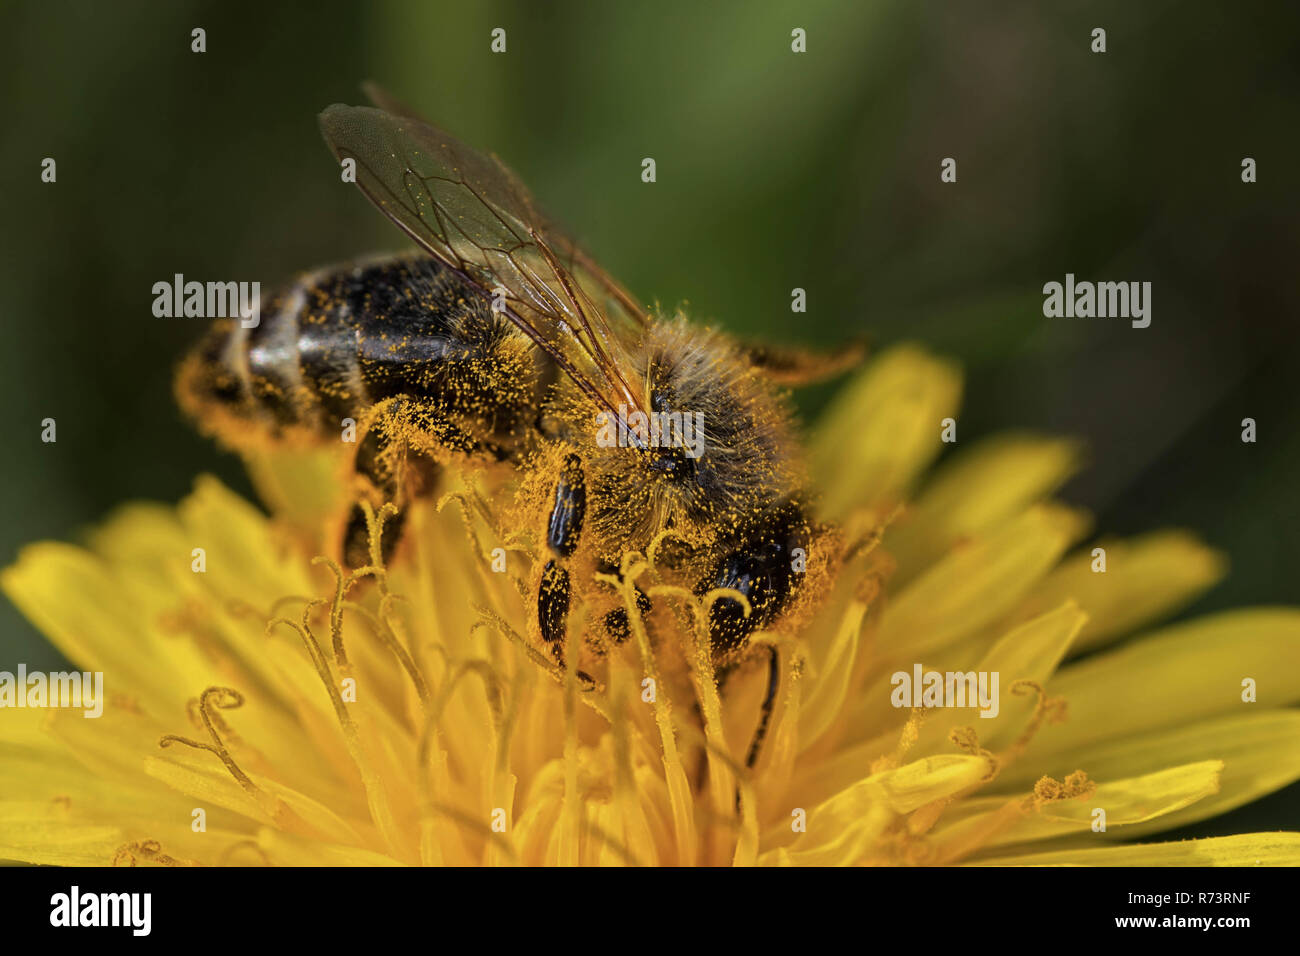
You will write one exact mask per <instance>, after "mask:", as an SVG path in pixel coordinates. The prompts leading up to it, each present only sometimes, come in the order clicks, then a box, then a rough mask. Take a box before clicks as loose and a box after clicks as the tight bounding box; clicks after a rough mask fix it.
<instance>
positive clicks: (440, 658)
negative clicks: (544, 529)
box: [0, 347, 1300, 865]
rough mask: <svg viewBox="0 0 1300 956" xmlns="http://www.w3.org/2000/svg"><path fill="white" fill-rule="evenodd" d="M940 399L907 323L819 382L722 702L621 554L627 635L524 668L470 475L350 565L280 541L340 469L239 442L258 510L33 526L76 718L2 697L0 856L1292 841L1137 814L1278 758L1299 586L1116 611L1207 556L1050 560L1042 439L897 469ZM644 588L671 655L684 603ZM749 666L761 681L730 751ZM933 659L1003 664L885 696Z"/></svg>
mask: <svg viewBox="0 0 1300 956" xmlns="http://www.w3.org/2000/svg"><path fill="white" fill-rule="evenodd" d="M960 391H961V382H960V376H959V373H958V372H957V371H956V370H955V369H954V368H953V367H952V366H951V365H950V364H948V363H946V362H943V361H940V360H938V359H935V358H934V357H932V356H930V355H928V354H926V353H924V352H923V351H921V350H919V349H916V348H912V347H902V348H898V349H895V350H893V351H891V352H889V353H887V354H885V355H883V356H882V357H880V358H879V359H877V360H876V361H875V362H874V363H873V364H872V365H871V367H869V368H868V369H867V370H866V371H865V372H863V373H862V374H861V375H859V377H858V378H857V379H856V380H855V381H853V382H851V383H850V384H849V385H848V386H847V387H846V388H845V389H844V391H843V392H842V393H841V395H840V397H839V399H838V401H837V402H836V404H835V405H833V406H832V408H831V409H830V411H829V412H828V414H827V415H826V416H825V419H824V420H823V422H822V423H821V425H820V427H819V428H818V429H817V431H816V432H815V434H814V435H813V437H812V440H811V443H810V458H811V463H812V467H813V471H814V475H815V477H816V480H817V484H818V488H819V491H820V494H821V496H822V501H823V507H824V509H825V511H826V513H827V516H828V517H831V518H833V519H835V520H836V521H837V522H838V523H839V524H840V526H841V528H842V529H843V534H842V544H843V549H844V553H843V554H842V555H839V556H838V560H839V562H840V565H841V571H840V573H839V574H838V576H837V578H836V581H835V583H834V586H833V590H832V592H831V593H830V594H829V595H827V597H826V599H825V600H824V602H823V604H822V606H821V608H820V610H819V611H818V612H817V614H816V615H815V616H814V617H813V618H812V619H811V620H808V621H804V622H802V623H801V624H800V625H799V627H798V630H797V631H789V632H786V631H780V630H775V631H770V632H767V633H764V634H762V635H760V636H758V637H756V638H755V640H754V644H755V647H756V652H755V655H754V657H755V660H754V661H753V662H751V663H750V664H749V665H748V666H746V667H743V668H741V669H740V671H739V672H738V673H737V674H736V675H734V676H733V677H732V678H731V679H730V680H729V682H728V684H727V686H726V688H725V694H721V695H720V694H719V693H718V691H717V688H716V686H715V685H714V683H713V680H712V673H711V670H710V668H709V665H708V655H707V654H701V655H697V656H695V658H694V665H695V668H694V683H693V686H694V689H695V693H693V694H690V695H683V694H681V693H677V692H674V693H670V692H669V690H668V688H669V687H670V686H674V691H675V690H676V688H675V685H671V682H669V681H667V680H665V681H662V682H660V681H658V680H657V678H659V677H660V676H664V675H661V674H660V669H661V662H660V659H659V650H660V649H662V647H663V642H662V641H660V642H658V643H652V641H651V636H650V635H649V634H647V632H646V629H645V627H644V626H642V625H641V623H640V618H639V616H638V615H637V614H636V613H633V612H634V609H635V604H636V602H635V600H634V599H633V595H634V591H633V582H637V583H639V584H642V585H649V586H653V582H654V573H655V572H654V555H653V553H650V554H630V555H627V556H626V558H625V560H624V562H623V567H622V569H621V576H611V579H610V583H612V584H614V585H615V586H616V587H619V588H621V589H622V593H623V594H624V595H625V597H626V598H627V599H628V608H629V616H630V619H631V621H632V623H633V625H634V626H633V628H632V630H633V632H634V637H635V640H630V641H628V642H627V643H626V644H625V645H624V646H623V647H622V648H621V649H620V652H619V653H614V654H612V655H611V656H610V658H609V673H608V677H607V679H605V680H603V681H601V682H600V683H599V685H598V686H596V687H591V686H588V685H585V684H583V683H582V682H580V681H579V680H578V679H577V675H576V674H575V673H574V671H573V670H572V669H569V670H560V669H557V668H555V666H554V664H553V663H552V661H551V659H550V658H549V657H547V656H545V655H543V654H542V653H540V652H539V651H538V650H537V648H536V647H535V646H534V645H533V644H532V643H530V641H529V639H528V638H527V636H526V635H527V633H528V631H527V628H526V627H525V624H524V621H525V619H526V615H525V607H526V604H527V602H526V598H525V596H524V594H525V591H526V588H525V587H524V582H525V581H526V580H527V578H528V574H529V572H530V570H531V561H530V559H529V555H528V546H527V543H526V542H524V541H523V540H522V539H520V538H519V537H518V536H516V535H514V534H512V533H511V529H509V528H506V527H503V526H502V524H501V522H502V520H503V519H502V516H501V515H500V514H498V513H496V511H495V510H494V507H493V505H492V503H491V501H492V499H491V498H490V496H487V495H484V494H483V493H482V490H481V489H479V488H477V487H476V486H475V485H474V484H473V483H472V482H471V481H470V480H469V479H462V480H463V481H464V482H465V483H464V484H461V485H458V486H456V487H454V488H453V489H451V490H450V492H449V493H448V494H446V495H445V496H444V497H443V498H441V499H440V500H429V501H426V502H423V503H420V504H417V505H416V506H414V507H413V508H412V509H411V512H410V515H409V517H408V519H407V527H406V536H407V544H406V545H405V546H404V547H405V551H404V552H403V553H402V555H401V557H400V559H399V560H395V561H393V562H391V566H389V567H383V566H382V565H381V563H380V562H379V560H378V553H377V551H378V549H377V548H374V547H372V552H373V558H374V560H373V561H372V566H371V567H369V568H366V569H362V570H361V571H359V572H357V573H356V574H353V575H351V576H349V577H347V578H345V577H344V576H343V574H342V573H341V572H340V571H339V570H338V568H337V567H334V566H332V565H331V564H330V562H328V561H326V560H324V559H320V558H316V559H314V560H313V555H315V554H319V553H322V552H323V551H324V550H326V549H325V548H324V547H323V545H322V540H323V538H322V537H321V536H322V535H323V533H324V532H323V531H322V530H321V529H322V528H323V527H324V525H325V519H324V516H326V515H329V514H334V513H337V503H338V497H339V495H341V494H342V491H341V485H340V484H339V483H338V482H337V481H336V480H335V479H334V477H333V473H332V465H331V464H330V463H329V462H328V461H326V460H325V459H323V458H320V457H316V456H313V455H308V454H305V453H298V454H294V455H289V454H284V453H282V454H278V455H275V456H270V455H267V456H264V457H262V458H260V459H258V460H256V461H254V462H252V466H253V474H254V480H255V482H256V483H257V484H258V486H259V490H260V491H261V492H262V493H263V496H264V497H265V498H266V499H267V500H268V502H270V503H272V504H273V505H274V507H273V509H272V510H273V514H274V517H273V518H270V519H268V518H267V517H265V516H264V515H263V514H262V513H260V512H259V511H258V510H257V509H255V508H254V507H253V506H252V505H250V504H249V503H247V502H245V501H243V500H241V499H240V498H239V497H238V496H236V495H235V494H233V493H232V492H230V491H229V490H227V489H226V488H224V487H223V486H221V485H220V484H219V483H218V482H217V481H215V480H213V479H211V478H203V479H200V480H199V482H198V483H197V486H196V489H195V491H194V493H193V494H192V495H191V496H190V497H188V498H187V499H186V500H185V501H183V502H182V503H181V505H180V506H179V507H178V508H174V509H173V508H167V507H162V506H157V505H130V506H127V507H124V508H123V509H121V510H120V511H119V512H118V513H117V514H116V515H115V516H113V517H112V518H111V519H110V520H109V521H108V522H107V524H106V525H105V526H104V527H102V528H100V529H99V530H98V531H96V532H95V533H94V534H93V535H92V536H91V538H90V540H89V542H88V544H87V546H86V547H74V546H71V545H67V544H58V543H41V544H36V545H33V546H31V547H29V548H27V549H25V550H24V551H23V553H22V554H21V556H20V558H19V560H18V561H17V563H16V564H15V565H14V566H12V567H10V568H8V569H7V570H5V571H4V573H3V578H2V579H0V584H2V585H3V588H4V590H5V592H6V593H7V594H8V595H9V597H10V598H11V600H13V601H14V603H16V604H17V605H18V607H19V608H20V609H21V610H22V611H23V612H24V613H25V614H26V615H27V617H28V618H30V619H31V620H32V621H33V622H34V623H35V624H36V625H37V626H38V627H39V628H41V629H42V630H43V631H44V632H45V633H46V634H47V635H48V636H49V638H50V640H51V641H53V642H54V644H55V645H57V647H58V648H59V649H60V650H61V651H63V653H64V654H66V655H67V656H68V657H69V658H70V659H71V660H72V661H74V662H75V663H76V665H77V666H78V667H79V668H83V669H85V670H86V671H90V672H102V673H103V674H104V675H105V695H106V697H107V701H106V703H105V706H104V711H103V715H102V716H101V717H100V718H98V719H85V718H84V717H83V715H82V713H81V712H79V711H75V710H62V709H50V708H25V709H24V708H17V709H6V710H5V711H4V713H3V715H2V717H3V719H0V858H3V859H8V860H15V861H25V862H30V863H45V864H74V865H94V864H104V863H109V862H114V863H119V864H136V863H139V864H146V863H154V864H168V865H188V864H223V863H225V864H243V865H253V864H269V865H349V864H360V865H381V864H460V865H463V864H528V865H540V864H547V865H549V864H581V865H588V864H646V865H655V864H728V863H735V864H796V865H799V864H950V863H972V864H985V865H997V864H1090V863H1095V864H1105V865H1117V864H1119V865H1124V864H1143V865H1150V864H1154V865H1178V864H1229V865H1231V864H1254V863H1260V862H1262V863H1269V864H1296V863H1300V834H1297V833H1257V834H1243V835H1238V836H1232V837H1224V838H1218V839H1206V840H1194V841H1182V842H1175V843H1159V842H1134V841H1133V838H1147V837H1150V836H1152V835H1154V834H1157V833H1159V832H1160V831H1161V830H1166V829H1169V828H1172V827H1176V826H1180V825H1184V824H1188V823H1191V822H1194V821H1199V820H1203V819H1206V818H1208V817H1211V816H1214V815H1216V814H1220V813H1223V812H1225V811H1227V810H1230V809H1232V808H1234V807H1237V806H1239V805H1241V804H1243V803H1246V802H1248V801H1250V800H1252V799H1255V798H1257V797H1259V796H1261V795H1263V794H1265V793H1268V792H1271V791H1273V790H1276V789H1278V788H1280V787H1282V786H1285V785H1286V784H1288V783H1290V782H1292V781H1294V780H1296V779H1297V778H1298V777H1300V711H1297V710H1296V709H1294V705H1295V704H1296V702H1297V701H1298V700H1300V612H1297V610H1295V609H1291V608H1252V609H1246V610H1239V611H1233V612H1229V613H1224V614H1218V615H1215V616H1213V617H1209V618H1207V619H1202V620H1194V621H1191V622H1188V623H1181V624H1177V625H1174V626H1172V627H1167V628H1164V629H1162V630H1157V631H1155V632H1151V633H1147V632H1146V630H1145V629H1146V628H1147V627H1148V626H1150V625H1152V624H1154V623H1156V622H1157V621H1158V619H1159V618H1161V617H1162V616H1164V615H1168V614H1169V613H1171V612H1173V611H1175V610H1176V609H1178V608H1179V607H1180V606H1182V605H1184V604H1185V603H1187V602H1188V601H1190V600H1191V599H1192V598H1193V597H1195V596H1196V595H1197V594H1199V593H1200V592H1202V591H1203V590H1204V589H1205V588H1207V587H1208V586H1210V585H1211V584H1213V583H1214V582H1215V581H1216V580H1217V579H1218V578H1219V577H1220V576H1221V575H1222V574H1223V571H1224V562H1223V560H1222V558H1221V557H1220V556H1219V555H1218V554H1216V553H1215V552H1213V551H1212V550H1210V549H1209V548H1207V547H1205V546H1204V545H1202V544H1200V543H1199V542H1198V541H1197V540H1196V539H1195V538H1194V537H1192V536H1191V535H1189V534H1186V533H1183V532H1160V533H1156V534H1152V535H1149V536H1146V537H1141V538H1137V539H1135V540H1130V541H1103V542H1100V543H1099V544H1098V545H1097V546H1099V547H1102V548H1103V549H1104V552H1105V560H1106V561H1107V562H1108V567H1107V569H1106V571H1105V573H1098V572H1097V569H1096V561H1097V560H1098V559H1097V557H1096V555H1095V553H1094V552H1093V550H1092V549H1091V548H1089V549H1087V550H1082V551H1078V552H1076V553H1075V554H1074V555H1073V556H1071V549H1073V548H1076V547H1077V546H1079V545H1080V544H1081V543H1082V541H1083V539H1084V536H1085V535H1086V534H1087V533H1088V521H1087V518H1086V516H1085V515H1083V514H1081V513H1079V512H1078V511H1076V510H1074V509H1071V508H1068V507H1065V506H1063V505H1061V504H1058V503H1055V502H1053V501H1052V500H1051V498H1050V496H1051V494H1052V492H1053V490H1054V489H1055V488H1056V487H1057V486H1058V485H1060V483H1061V482H1062V481H1063V480H1064V479H1065V478H1066V477H1067V476H1068V475H1069V474H1070V473H1071V471H1072V470H1073V469H1074V468H1075V467H1076V466H1077V464H1078V460H1079V451H1078V449H1077V448H1076V447H1075V446H1074V445H1073V444H1072V443H1070V442H1064V441H1057V440H1051V439H1044V438H1039V437H1034V436H1024V435H1020V436H1011V437H1006V438H1001V439H998V440H995V441H991V442H988V443H986V444H984V445H981V446H979V447H976V448H973V449H971V450H969V451H967V452H965V453H964V454H958V455H954V457H953V458H952V460H951V462H946V463H945V464H944V465H943V466H942V467H941V468H940V470H939V471H938V473H937V474H935V475H933V476H932V477H929V478H926V472H927V471H928V466H929V465H930V464H931V463H932V460H933V459H934V458H935V456H936V455H937V453H938V451H939V449H940V447H941V446H940V442H939V433H938V427H937V425H938V423H939V422H940V421H941V420H942V419H943V418H945V417H949V416H953V415H955V414H956V409H957V405H958V401H959V397H960ZM383 517H384V516H383V514H380V515H377V516H374V519H375V521H376V522H379V521H382V519H383ZM374 529H375V526H374V525H372V532H373V531H374ZM372 544H373V539H372ZM498 548H500V549H502V550H501V551H500V552H497V551H496V549H498ZM196 549H201V550H196ZM502 555H505V556H506V559H507V560H505V561H504V567H505V571H504V572H501V573H498V570H496V569H499V568H500V567H501V566H502V562H501V561H500V560H499V559H500V557H501V556H502ZM494 558H495V559H497V560H496V564H495V568H496V569H494ZM196 562H199V563H198V564H196ZM200 568H201V570H200ZM665 597H669V598H674V599H675V600H678V601H680V603H681V605H682V607H683V609H684V612H685V613H683V615H682V618H681V620H682V621H683V627H682V633H680V634H677V635H675V640H676V641H677V642H678V644H679V646H681V647H684V648H686V649H687V651H688V653H687V655H686V656H687V658H688V659H690V658H691V654H690V653H689V651H690V649H691V648H695V647H698V646H700V645H698V644H697V643H696V641H697V640H698V634H695V633H692V628H691V626H690V621H691V617H690V615H691V614H696V615H699V614H700V613H701V612H702V610H703V609H702V608H701V607H700V606H699V605H698V603H696V604H695V605H694V607H692V604H693V602H697V599H696V598H695V597H694V596H693V595H689V594H678V595H675V596H674V595H665ZM1134 634H1138V635H1140V636H1137V637H1134V636H1133V635H1134ZM1121 641H1122V643H1121ZM766 648H772V649H775V651H776V653H775V655H774V656H773V655H770V654H765V653H763V651H764V650H765V649H766ZM1083 651H1089V652H1093V653H1090V654H1089V655H1088V656H1087V657H1085V658H1082V659H1078V660H1075V658H1077V657H1078V655H1079V654H1080V653H1081V652H1083ZM770 660H776V661H777V662H778V666H779V668H780V672H779V673H780V680H779V685H778V686H779V688H780V692H779V694H778V699H777V701H776V703H775V707H774V710H773V712H772V714H771V716H770V719H769V720H768V723H767V726H766V733H765V735H764V737H763V746H762V748H761V750H760V751H759V754H758V758H757V762H756V763H755V765H754V766H753V768H752V769H750V768H748V767H747V766H746V762H747V761H746V757H747V748H748V747H749V745H750V741H751V738H752V736H753V732H754V728H755V726H756V724H757V722H758V721H759V719H760V716H759V715H760V711H761V700H760V698H761V697H762V695H763V693H764V689H765V687H766V669H767V666H768V665H767V664H766V663H765V662H767V661H770ZM930 674H938V675H945V676H944V678H943V680H944V681H945V683H943V687H944V688H945V689H952V688H955V687H959V686H961V682H962V678H960V677H959V678H958V679H957V680H955V681H954V680H950V679H948V678H947V677H946V675H948V674H956V675H964V674H970V675H972V676H974V675H980V674H988V675H998V676H999V678H1000V681H1001V685H1000V687H1001V690H1000V693H997V694H995V695H994V696H995V697H996V706H983V707H981V706H976V707H974V708H972V707H969V706H968V707H966V708H965V709H958V710H949V709H947V708H946V707H944V706H939V705H938V704H937V703H936V702H935V701H934V700H928V699H926V698H925V697H924V696H922V697H921V698H920V703H919V704H917V698H915V697H911V698H909V696H908V694H907V693H906V692H904V693H902V694H901V696H900V689H901V688H904V687H905V686H906V685H907V683H908V680H909V678H911V677H913V676H920V677H921V681H920V684H924V685H925V686H927V687H931V688H933V687H935V686H937V682H936V681H934V680H931V678H930V677H929V676H927V675H930ZM900 675H901V676H900ZM1245 685H1252V686H1254V685H1257V695H1258V698H1257V700H1253V701H1252V700H1250V694H1249V693H1248V692H1247V691H1246V690H1244V686H1245ZM688 686H690V685H688ZM974 687H975V684H974V683H973V682H972V683H971V684H970V688H971V689H972V692H974ZM916 692H917V688H912V691H911V693H913V694H915V693H916ZM693 698H698V705H697V703H696V700H695V699H693ZM900 702H901V703H902V704H903V706H897V705H898V704H899V703H900ZM941 702H942V703H948V702H950V701H948V700H947V699H944V700H943V701H941ZM966 703H967V704H969V703H971V701H966ZM1099 821H1100V822H1101V823H1104V826H1099Z"/></svg>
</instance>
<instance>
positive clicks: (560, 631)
mask: <svg viewBox="0 0 1300 956" xmlns="http://www.w3.org/2000/svg"><path fill="white" fill-rule="evenodd" d="M586 517H587V479H586V476H585V475H584V474H583V471H582V460H581V459H580V458H578V456H577V455H573V454H570V455H567V456H566V457H565V459H564V464H563V466H562V467H561V470H560V478H559V480H558V481H557V482H556V483H555V497H554V499H553V503H552V505H551V511H550V515H549V516H548V518H547V521H546V546H547V547H548V548H549V549H550V551H551V554H552V557H551V558H550V560H548V561H547V562H546V566H545V567H543V568H542V579H541V583H540V585H539V587H538V592H537V625H538V628H539V629H540V631H541V635H542V640H543V641H545V642H546V646H547V647H548V648H549V649H550V651H551V654H552V656H554V657H555V659H556V660H557V661H558V662H559V663H560V664H561V666H563V664H564V644H565V638H566V636H567V633H568V622H569V599H570V582H569V569H568V568H567V567H566V566H565V564H564V562H565V560H566V559H568V558H570V557H571V556H572V555H573V552H574V551H575V550H577V547H578V539H579V537H580V536H581V534H582V523H583V521H584V520H585V519H586Z"/></svg>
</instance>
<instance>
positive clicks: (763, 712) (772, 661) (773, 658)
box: [745, 644, 781, 770]
mask: <svg viewBox="0 0 1300 956" xmlns="http://www.w3.org/2000/svg"><path fill="white" fill-rule="evenodd" d="M767 652H768V658H767V693H765V694H764V695H763V703H762V705H761V708H760V710H759V717H758V727H756V728H755V729H754V739H753V740H751V741H750V743H749V752H748V753H747V754H745V766H746V767H748V768H749V769H750V770H753V769H754V765H755V764H756V763H758V755H759V753H760V752H761V751H762V749H763V740H764V738H766V737H767V728H768V725H769V724H770V723H771V722H772V711H773V710H775V708H776V692H777V688H778V687H780V685H781V655H780V652H779V651H777V649H776V645H775V644H768V645H767Z"/></svg>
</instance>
